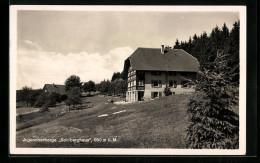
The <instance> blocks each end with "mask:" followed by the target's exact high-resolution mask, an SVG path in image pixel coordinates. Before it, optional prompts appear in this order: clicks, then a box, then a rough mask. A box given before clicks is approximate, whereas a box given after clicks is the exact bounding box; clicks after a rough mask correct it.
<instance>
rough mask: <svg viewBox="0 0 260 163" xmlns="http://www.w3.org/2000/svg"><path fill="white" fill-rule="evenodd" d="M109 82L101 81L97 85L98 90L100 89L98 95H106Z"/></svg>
mask: <svg viewBox="0 0 260 163" xmlns="http://www.w3.org/2000/svg"><path fill="white" fill-rule="evenodd" d="M110 84H111V83H110V81H109V80H103V81H102V82H100V84H99V87H100V88H99V89H100V93H101V94H108V93H109V90H110Z"/></svg>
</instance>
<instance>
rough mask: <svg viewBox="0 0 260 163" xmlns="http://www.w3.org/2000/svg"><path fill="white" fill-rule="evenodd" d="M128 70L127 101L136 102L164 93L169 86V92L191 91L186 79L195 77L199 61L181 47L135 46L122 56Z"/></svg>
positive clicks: (125, 69) (192, 87)
mask: <svg viewBox="0 0 260 163" xmlns="http://www.w3.org/2000/svg"><path fill="white" fill-rule="evenodd" d="M124 71H127V72H128V89H127V92H126V101H128V102H136V101H142V100H150V99H154V98H158V97H162V96H164V93H163V91H164V89H165V87H166V86H168V87H169V88H170V90H171V94H183V93H191V92H194V90H195V89H194V87H195V86H194V85H191V84H187V83H188V80H187V79H196V77H197V72H198V71H199V62H198V60H197V59H196V58H194V57H193V56H191V55H190V54H188V53H187V52H186V51H184V50H182V49H171V48H169V47H164V45H162V47H161V48H157V49H156V48H137V49H136V51H135V52H134V53H133V54H132V55H131V56H130V57H128V58H127V59H126V60H125V65H124Z"/></svg>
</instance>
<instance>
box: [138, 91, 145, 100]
mask: <svg viewBox="0 0 260 163" xmlns="http://www.w3.org/2000/svg"><path fill="white" fill-rule="evenodd" d="M143 99H144V92H143V91H140V92H138V101H143Z"/></svg>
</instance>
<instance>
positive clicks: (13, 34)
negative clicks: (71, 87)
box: [9, 5, 246, 155]
mask: <svg viewBox="0 0 260 163" xmlns="http://www.w3.org/2000/svg"><path fill="white" fill-rule="evenodd" d="M18 10H56V11H135V12H137V11H157V12H191V11H196V12H218V11H219V12H239V15H240V88H239V129H240V130H239V149H236V150H229V149H226V150H221V149H133V148H131V149H127V148H16V55H17V54H16V53H17V11H18ZM9 63H10V67H9V70H10V80H9V82H10V109H9V111H10V141H9V144H10V154H58V155H73V154H74V155H84V154H89V155H245V154H246V6H47V5H43V6H39V5H30V6H27V5H12V6H10V59H9Z"/></svg>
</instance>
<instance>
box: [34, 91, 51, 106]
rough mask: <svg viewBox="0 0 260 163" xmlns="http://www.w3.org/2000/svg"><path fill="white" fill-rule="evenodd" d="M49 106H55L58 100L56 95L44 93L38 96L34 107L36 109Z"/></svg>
mask: <svg viewBox="0 0 260 163" xmlns="http://www.w3.org/2000/svg"><path fill="white" fill-rule="evenodd" d="M47 103H48V105H49V106H54V105H55V104H56V98H55V95H54V94H50V93H47V92H43V93H42V94H41V95H39V96H38V98H37V100H36V102H35V104H34V106H35V107H42V106H43V105H44V104H47Z"/></svg>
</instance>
